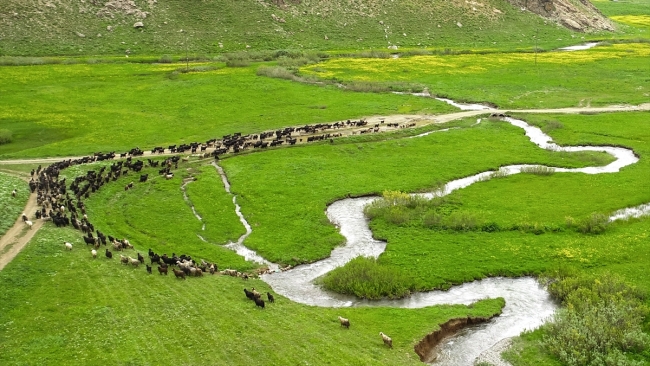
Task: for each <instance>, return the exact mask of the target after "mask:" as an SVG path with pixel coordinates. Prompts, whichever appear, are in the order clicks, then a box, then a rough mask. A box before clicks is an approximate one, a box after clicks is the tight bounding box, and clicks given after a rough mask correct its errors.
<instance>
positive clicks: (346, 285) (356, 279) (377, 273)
mask: <svg viewBox="0 0 650 366" xmlns="http://www.w3.org/2000/svg"><path fill="white" fill-rule="evenodd" d="M322 281H323V284H324V285H325V288H327V289H328V290H331V291H335V292H338V293H342V294H348V295H355V296H357V297H360V298H364V299H380V298H384V297H388V298H401V297H405V296H408V295H409V294H410V293H411V288H410V287H411V286H410V285H408V284H410V283H411V281H410V280H409V278H408V277H407V276H405V275H404V274H403V273H402V272H401V271H399V270H398V269H396V268H393V267H385V266H381V265H380V264H379V263H377V260H376V259H373V258H365V257H359V258H355V259H353V260H351V261H350V262H349V263H348V264H346V265H345V266H343V267H339V268H337V269H335V270H333V271H332V272H330V273H328V274H327V275H326V276H325V277H324V278H323V280H322Z"/></svg>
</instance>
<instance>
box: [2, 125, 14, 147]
mask: <svg viewBox="0 0 650 366" xmlns="http://www.w3.org/2000/svg"><path fill="white" fill-rule="evenodd" d="M12 137H13V134H12V133H11V131H9V130H6V129H0V145H3V144H8V143H10V142H11V140H12Z"/></svg>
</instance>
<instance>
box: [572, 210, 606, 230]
mask: <svg viewBox="0 0 650 366" xmlns="http://www.w3.org/2000/svg"><path fill="white" fill-rule="evenodd" d="M608 227H609V217H607V216H606V215H603V214H599V213H596V212H594V213H592V214H591V216H589V217H588V218H586V219H584V220H583V221H582V222H580V223H579V224H578V225H577V230H578V231H579V232H581V233H583V234H601V233H603V232H605V231H606V230H607V228H608Z"/></svg>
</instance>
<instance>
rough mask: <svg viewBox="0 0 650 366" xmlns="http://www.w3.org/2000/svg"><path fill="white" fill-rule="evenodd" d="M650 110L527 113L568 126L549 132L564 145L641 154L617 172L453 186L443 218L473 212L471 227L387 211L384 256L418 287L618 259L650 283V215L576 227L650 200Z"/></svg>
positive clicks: (382, 225) (640, 281) (380, 221)
mask: <svg viewBox="0 0 650 366" xmlns="http://www.w3.org/2000/svg"><path fill="white" fill-rule="evenodd" d="M647 116H648V114H647V113H611V114H599V115H551V116H538V115H537V116H536V115H527V116H525V117H524V119H525V120H528V121H530V122H531V123H534V124H538V125H539V126H541V127H542V128H545V127H546V126H548V125H549V124H551V125H553V126H556V127H558V126H561V127H559V128H556V129H554V130H552V131H550V135H551V136H552V137H553V138H554V139H555V141H556V142H558V143H559V144H561V145H604V144H614V145H619V146H626V147H628V148H632V149H633V150H634V151H635V153H636V154H638V155H639V156H640V161H639V162H638V163H637V164H634V165H632V166H629V167H626V168H624V169H623V170H622V171H621V172H618V173H612V174H598V175H589V174H576V173H555V174H552V175H549V176H539V175H534V174H518V175H514V176H509V177H505V178H495V179H492V180H490V181H487V182H481V183H477V184H474V185H472V186H470V187H468V188H464V189H461V190H458V191H455V192H452V193H451V194H450V195H448V196H446V197H445V199H444V200H443V202H442V203H441V207H440V209H438V210H437V214H439V215H440V216H441V219H442V220H445V217H453V216H456V217H465V218H470V219H467V221H469V222H470V224H468V225H467V226H466V227H460V228H458V229H455V230H449V229H447V230H444V229H443V230H441V229H440V228H437V227H435V226H434V227H431V226H432V225H431V224H428V223H427V221H428V220H430V219H428V218H427V215H430V214H428V212H429V211H417V210H416V209H415V208H413V209H405V210H404V212H403V218H402V217H397V218H393V217H388V216H379V217H377V218H375V219H374V220H372V222H371V228H372V229H373V233H374V234H375V235H376V236H377V237H379V238H382V239H384V240H386V241H387V242H388V247H387V250H386V252H385V253H384V254H383V255H382V256H381V257H380V259H379V263H380V264H383V265H386V266H389V267H391V268H398V269H400V270H403V271H404V273H409V274H411V276H412V279H411V281H412V282H411V283H410V285H411V286H412V288H414V289H418V290H423V289H431V288H438V287H448V286H450V285H451V284H457V283H462V282H466V281H471V280H473V279H477V278H483V277H486V276H494V275H506V276H521V275H525V274H540V273H543V272H544V271H546V270H548V269H550V268H553V267H554V266H560V265H563V266H564V265H566V266H576V267H578V268H581V269H582V270H585V271H591V270H593V269H596V268H599V269H605V268H610V267H612V266H613V267H616V268H617V271H616V273H620V274H622V275H624V276H625V277H626V278H628V279H629V280H630V281H632V282H634V283H635V284H636V285H637V286H640V287H645V288H648V289H650V281H647V276H645V275H641V274H640V273H638V272H639V268H640V267H642V266H643V263H647V260H648V257H647V256H648V255H650V253H649V254H644V253H646V251H647V250H649V249H650V247H648V245H647V244H648V240H649V239H648V237H649V236H648V235H649V232H648V228H650V226H649V225H650V221H648V220H647V219H645V220H640V221H637V220H631V221H630V222H615V223H613V224H611V225H610V227H609V228H608V229H607V230H606V232H605V233H603V234H600V235H593V234H584V233H580V232H576V230H574V229H573V228H572V227H571V225H567V221H572V222H573V221H575V222H581V221H584V220H588V219H589V217H590V216H591V214H592V213H594V212H596V213H600V214H604V215H606V216H609V215H610V214H611V213H613V212H614V211H616V210H618V209H620V208H624V207H631V206H637V205H640V204H643V203H647V202H650V189H648V184H647V181H648V173H647V172H648V160H647V159H646V157H647V156H648V155H649V154H650V150H648V146H650V144H649V142H650V134H648V131H650V130H649V129H648V119H647ZM546 128H547V127H546ZM406 192H410V191H408V190H407V191H406ZM413 213H415V214H413ZM472 222H473V223H472ZM471 225H474V226H475V227H472V226H471ZM499 228H500V229H499ZM492 231H494V232H492ZM451 263H454V264H455V265H453V266H452V265H450V264H451ZM618 267H622V268H618ZM623 268H625V269H623ZM612 272H614V271H612Z"/></svg>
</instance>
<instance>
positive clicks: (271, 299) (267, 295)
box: [266, 292, 275, 302]
mask: <svg viewBox="0 0 650 366" xmlns="http://www.w3.org/2000/svg"><path fill="white" fill-rule="evenodd" d="M266 297H267V298H268V299H269V302H275V298H274V297H273V295H271V293H270V292H267V293H266Z"/></svg>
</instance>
